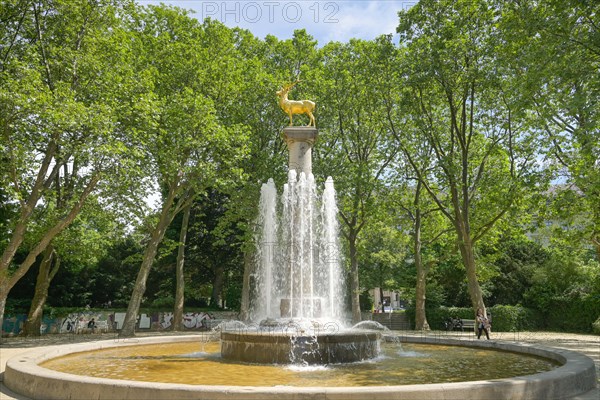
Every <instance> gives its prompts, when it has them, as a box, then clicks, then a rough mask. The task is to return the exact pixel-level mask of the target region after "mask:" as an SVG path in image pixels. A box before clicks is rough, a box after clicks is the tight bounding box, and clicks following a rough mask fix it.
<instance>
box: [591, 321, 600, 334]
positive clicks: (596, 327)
mask: <svg viewBox="0 0 600 400" xmlns="http://www.w3.org/2000/svg"><path fill="white" fill-rule="evenodd" d="M592 331H593V332H594V333H595V334H596V335H600V317H598V319H597V320H596V322H594V323H593V324H592Z"/></svg>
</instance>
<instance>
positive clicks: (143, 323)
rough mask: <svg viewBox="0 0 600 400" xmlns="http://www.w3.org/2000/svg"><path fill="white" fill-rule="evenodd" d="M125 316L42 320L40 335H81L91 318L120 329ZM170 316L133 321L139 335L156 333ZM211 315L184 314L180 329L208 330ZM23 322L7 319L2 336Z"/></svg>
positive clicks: (169, 321)
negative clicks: (140, 333)
mask: <svg viewBox="0 0 600 400" xmlns="http://www.w3.org/2000/svg"><path fill="white" fill-rule="evenodd" d="M124 317H125V313H122V312H117V313H115V312H110V311H90V310H85V311H81V312H75V313H70V314H68V315H67V316H64V317H60V318H47V317H44V319H43V322H42V324H43V330H42V331H41V333H42V334H46V333H74V334H75V333H81V331H83V330H84V329H85V328H86V327H87V324H88V322H89V321H90V320H91V319H92V318H94V320H95V321H96V324H97V325H98V324H101V325H103V324H106V326H108V327H109V330H111V331H112V330H113V329H114V328H116V329H117V330H118V329H120V328H121V325H122V320H123V319H124ZM173 318H174V316H173V312H155V313H146V314H141V315H139V316H138V318H137V322H136V328H137V329H139V330H142V331H146V330H148V331H160V330H169V329H171V326H172V325H173ZM214 318H215V317H214V315H212V314H209V313H206V312H187V313H185V314H184V315H183V325H184V327H185V328H186V329H189V330H207V329H210V327H211V325H210V321H211V320H212V319H214ZM26 320H27V315H25V314H17V315H15V316H8V317H6V318H5V319H4V323H3V324H2V336H16V335H18V334H19V333H20V332H21V330H22V329H23V323H24V322H25V321H26Z"/></svg>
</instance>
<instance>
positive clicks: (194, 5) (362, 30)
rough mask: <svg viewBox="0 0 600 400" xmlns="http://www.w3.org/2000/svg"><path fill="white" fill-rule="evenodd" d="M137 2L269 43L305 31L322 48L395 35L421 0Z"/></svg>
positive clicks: (177, 0) (179, 0)
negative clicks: (404, 13) (401, 18)
mask: <svg viewBox="0 0 600 400" xmlns="http://www.w3.org/2000/svg"><path fill="white" fill-rule="evenodd" d="M136 1H137V3H138V4H141V5H146V4H159V3H161V2H162V3H164V4H169V5H174V6H177V7H181V8H185V9H188V10H193V11H194V16H195V17H196V18H198V19H200V20H203V19H204V18H206V17H210V18H212V19H216V20H219V21H221V22H223V23H224V24H225V25H227V26H229V27H234V26H239V27H241V28H244V29H248V30H250V31H251V32H252V33H253V34H254V35H255V36H257V37H259V38H261V39H264V38H265V36H267V35H268V34H272V35H274V36H276V37H278V38H279V39H290V38H291V37H292V35H293V33H294V30H296V29H306V31H307V32H308V33H309V34H310V35H312V36H313V37H314V38H315V39H317V40H318V42H319V45H321V46H322V45H324V44H326V43H327V42H330V41H340V42H347V41H348V40H349V39H351V38H360V39H368V40H371V39H374V38H376V37H377V36H379V35H383V34H394V35H396V26H397V25H398V15H397V14H398V11H399V10H404V9H408V8H410V7H411V6H413V5H414V4H416V3H417V0H403V1H396V0H372V1H371V0H367V1H361V0H335V1H327V0H325V1H317V0H289V1H288V0H264V1H263V0H256V1H247V0H215V1H204V0H162V1H155V0H136Z"/></svg>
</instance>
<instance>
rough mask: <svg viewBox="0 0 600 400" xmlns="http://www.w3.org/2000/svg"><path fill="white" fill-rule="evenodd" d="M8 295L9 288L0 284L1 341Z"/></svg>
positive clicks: (0, 340) (0, 339)
mask: <svg viewBox="0 0 600 400" xmlns="http://www.w3.org/2000/svg"><path fill="white" fill-rule="evenodd" d="M7 297H8V290H5V288H3V287H2V286H0V343H1V342H2V332H4V331H3V330H2V327H3V325H4V309H5V307H6V298H7Z"/></svg>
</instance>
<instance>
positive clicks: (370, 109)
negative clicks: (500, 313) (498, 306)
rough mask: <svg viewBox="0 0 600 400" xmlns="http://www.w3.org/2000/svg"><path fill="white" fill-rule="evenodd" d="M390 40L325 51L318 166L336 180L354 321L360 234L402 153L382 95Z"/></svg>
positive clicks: (358, 42)
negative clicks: (390, 127) (389, 126)
mask: <svg viewBox="0 0 600 400" xmlns="http://www.w3.org/2000/svg"><path fill="white" fill-rule="evenodd" d="M392 53H393V44H392V43H391V40H390V38H389V37H382V38H379V39H378V40H376V41H373V42H368V41H362V40H351V41H350V43H348V44H345V45H344V44H340V43H330V44H328V45H327V46H325V47H324V48H323V49H322V57H323V59H324V60H326V62H325V65H324V70H323V72H322V73H321V74H322V77H321V81H320V85H321V87H322V94H321V96H320V97H319V100H321V101H322V102H323V103H324V104H327V105H328V107H327V108H326V110H324V111H323V113H322V114H321V115H323V117H321V121H322V122H321V123H320V127H321V130H322V131H324V132H326V134H325V135H323V136H325V140H326V141H327V142H326V143H322V144H320V145H319V148H320V149H323V150H320V151H319V152H318V153H317V155H318V162H317V164H322V165H325V166H326V168H325V167H320V169H322V170H324V171H326V173H327V174H331V175H333V176H334V177H335V179H336V188H337V191H338V198H339V202H340V217H341V220H342V222H343V223H342V234H343V236H344V238H345V239H346V241H347V243H348V252H349V262H350V274H349V276H350V290H351V299H352V319H353V321H354V322H359V321H360V320H361V313H360V301H359V295H360V293H361V288H360V283H359V264H358V261H359V255H358V250H359V241H360V235H361V231H362V230H363V228H364V227H365V225H366V224H367V223H368V222H369V221H370V220H371V219H372V214H373V213H376V211H377V209H376V208H375V207H374V205H375V201H374V199H375V197H376V195H377V193H378V189H379V188H380V187H382V182H383V181H382V179H383V177H384V174H385V173H386V171H387V169H388V167H389V165H390V163H391V162H392V161H393V160H394V158H395V156H396V153H397V150H396V148H395V147H394V146H390V141H389V140H388V139H389V136H388V132H389V131H388V130H387V129H386V127H385V124H384V119H385V118H384V117H385V114H384V111H385V108H384V107H383V103H382V101H381V95H380V93H381V92H382V91H384V90H385V86H386V84H387V82H385V81H384V79H383V77H384V75H383V74H382V70H384V71H385V70H386V69H387V68H389V65H391V64H390V62H391V61H392V59H393V58H392Z"/></svg>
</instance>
